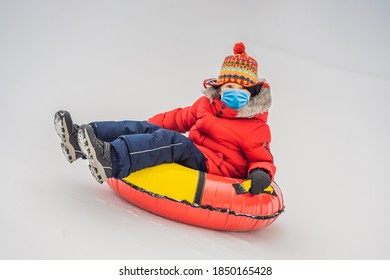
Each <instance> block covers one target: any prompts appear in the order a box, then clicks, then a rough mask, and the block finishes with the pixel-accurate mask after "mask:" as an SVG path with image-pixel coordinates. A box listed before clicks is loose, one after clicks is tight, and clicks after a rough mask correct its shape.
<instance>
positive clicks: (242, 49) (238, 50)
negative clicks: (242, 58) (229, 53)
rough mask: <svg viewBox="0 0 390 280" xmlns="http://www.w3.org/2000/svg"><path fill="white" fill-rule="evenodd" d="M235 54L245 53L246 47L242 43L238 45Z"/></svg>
mask: <svg viewBox="0 0 390 280" xmlns="http://www.w3.org/2000/svg"><path fill="white" fill-rule="evenodd" d="M233 51H234V54H242V53H245V45H244V44H243V43H242V42H239V43H236V44H235V45H234V48H233Z"/></svg>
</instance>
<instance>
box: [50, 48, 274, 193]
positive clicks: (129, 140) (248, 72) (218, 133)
mask: <svg viewBox="0 0 390 280" xmlns="http://www.w3.org/2000/svg"><path fill="white" fill-rule="evenodd" d="M233 50H234V54H233V55H230V56H227V57H226V58H225V60H224V62H223V64H222V68H221V71H220V74H219V77H218V79H207V80H205V82H204V87H205V90H204V91H203V93H204V96H203V97H201V98H199V99H198V100H197V101H196V102H195V103H194V104H193V105H192V106H188V107H185V108H177V109H174V110H172V111H169V112H165V113H161V114H158V115H156V116H154V117H152V118H150V119H149V120H148V121H147V122H146V121H119V122H114V121H105V122H92V123H90V124H87V125H81V126H78V125H76V124H74V123H73V122H72V119H71V116H70V114H69V113H68V112H67V111H59V112H57V113H56V114H55V118H54V123H55V127H56V131H57V133H58V135H59V136H60V137H61V141H62V142H61V146H62V150H63V152H64V154H65V156H66V157H67V159H68V161H69V162H73V161H75V160H77V159H78V158H80V157H85V158H87V159H88V160H89V168H90V171H91V173H92V175H93V176H94V177H95V178H96V180H97V181H98V182H99V183H103V182H105V181H106V180H107V179H108V178H112V177H113V178H118V179H121V178H124V177H126V176H128V175H129V174H131V173H132V172H135V171H137V170H141V169H144V168H146V167H151V166H155V165H159V164H162V163H171V162H175V163H178V164H181V165H184V166H187V167H189V168H193V169H197V170H200V171H204V172H208V173H211V174H216V175H220V176H225V177H231V178H242V179H245V178H248V179H251V188H250V190H249V192H250V193H252V194H259V193H261V192H262V191H263V189H264V188H266V187H268V186H269V185H270V183H271V181H272V180H273V178H274V175H275V171H276V168H275V166H274V160H273V156H272V154H271V152H270V146H269V144H270V141H271V134H270V129H269V126H268V124H267V118H268V109H269V108H270V106H271V95H270V87H269V85H268V84H267V83H266V81H265V80H263V79H259V78H258V74H257V67H258V66H257V62H256V60H255V59H254V58H252V57H250V56H249V55H248V54H247V53H246V52H245V46H244V44H243V43H237V44H235V46H234V49H233ZM188 131H189V134H188V137H186V136H184V135H182V134H181V133H184V132H188Z"/></svg>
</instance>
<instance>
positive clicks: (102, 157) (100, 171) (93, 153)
mask: <svg viewBox="0 0 390 280" xmlns="http://www.w3.org/2000/svg"><path fill="white" fill-rule="evenodd" d="M77 138H78V142H79V146H80V148H81V150H82V152H83V154H84V155H85V156H86V158H87V159H88V161H89V169H90V171H91V174H92V176H93V177H95V179H96V180H97V181H98V182H99V183H100V184H102V183H103V182H105V181H106V180H107V179H108V178H110V177H112V161H111V145H110V143H108V142H104V141H102V140H99V139H98V138H96V135H95V133H94V131H93V129H92V127H91V126H90V125H86V124H83V125H81V126H80V127H79V130H78V133H77Z"/></svg>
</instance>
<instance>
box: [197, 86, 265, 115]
mask: <svg viewBox="0 0 390 280" xmlns="http://www.w3.org/2000/svg"><path fill="white" fill-rule="evenodd" d="M203 94H204V95H206V96H207V97H208V98H209V99H210V102H211V101H213V99H214V98H218V99H220V95H219V93H218V91H217V89H215V88H214V87H207V88H206V89H204V90H203ZM271 103H272V98H271V91H270V88H269V87H268V86H262V87H261V89H260V92H259V94H257V95H255V96H251V98H250V99H249V103H248V104H247V105H245V106H243V107H241V108H240V109H238V110H237V118H253V117H254V116H256V115H258V114H262V113H265V112H267V111H268V109H269V108H270V107H271Z"/></svg>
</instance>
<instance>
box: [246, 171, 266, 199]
mask: <svg viewBox="0 0 390 280" xmlns="http://www.w3.org/2000/svg"><path fill="white" fill-rule="evenodd" d="M248 179H249V180H251V181H252V182H251V188H250V189H249V192H250V193H251V194H259V193H261V192H262V191H263V190H264V189H265V188H267V187H268V186H269V185H270V184H271V178H270V177H269V175H268V174H267V172H265V171H264V170H263V169H259V168H256V169H253V170H252V171H251V173H250V174H249V177H248Z"/></svg>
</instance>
